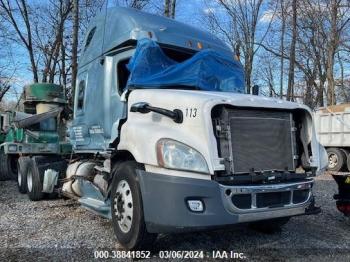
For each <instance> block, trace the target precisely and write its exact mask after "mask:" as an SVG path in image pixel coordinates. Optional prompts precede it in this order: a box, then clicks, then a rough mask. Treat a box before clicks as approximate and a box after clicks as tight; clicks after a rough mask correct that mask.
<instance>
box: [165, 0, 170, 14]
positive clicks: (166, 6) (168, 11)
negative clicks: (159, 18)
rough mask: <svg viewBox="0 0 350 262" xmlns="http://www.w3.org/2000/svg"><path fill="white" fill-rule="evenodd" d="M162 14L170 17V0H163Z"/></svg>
mask: <svg viewBox="0 0 350 262" xmlns="http://www.w3.org/2000/svg"><path fill="white" fill-rule="evenodd" d="M164 16H166V17H170V0H165V1H164Z"/></svg>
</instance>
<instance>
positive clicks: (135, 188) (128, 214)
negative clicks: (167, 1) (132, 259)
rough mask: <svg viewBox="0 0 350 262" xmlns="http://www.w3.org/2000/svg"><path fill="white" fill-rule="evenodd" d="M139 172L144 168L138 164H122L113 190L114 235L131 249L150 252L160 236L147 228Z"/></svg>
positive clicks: (117, 172) (116, 175) (117, 169)
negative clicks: (151, 232) (149, 231)
mask: <svg viewBox="0 0 350 262" xmlns="http://www.w3.org/2000/svg"><path fill="white" fill-rule="evenodd" d="M136 169H143V166H142V165H140V164H138V163H136V162H134V161H127V162H124V163H121V164H120V165H118V167H117V168H116V170H115V172H114V174H113V175H114V177H113V182H112V191H111V202H112V203H111V206H112V224H113V228H114V232H115V235H116V237H117V239H118V241H119V243H120V244H121V245H122V246H124V247H125V248H126V249H128V250H144V249H147V248H149V247H151V245H152V243H153V242H154V241H155V240H156V237H157V235H156V234H150V233H148V232H147V229H146V225H145V221H144V214H143V206H142V197H141V191H140V187H139V183H138V181H137V175H136Z"/></svg>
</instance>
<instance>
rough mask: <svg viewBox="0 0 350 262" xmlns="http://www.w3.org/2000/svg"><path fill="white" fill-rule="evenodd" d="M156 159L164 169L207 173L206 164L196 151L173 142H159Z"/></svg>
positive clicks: (164, 140)
mask: <svg viewBox="0 0 350 262" xmlns="http://www.w3.org/2000/svg"><path fill="white" fill-rule="evenodd" d="M157 158H158V163H159V165H160V166H162V167H165V168H171V169H180V170H189V171H194V172H200V173H209V169H208V165H207V162H206V161H205V159H204V157H203V156H202V155H201V154H200V153H199V152H198V151H197V150H195V149H193V148H192V147H189V146H187V145H185V144H183V143H180V142H177V141H175V140H171V139H161V140H159V141H158V143H157Z"/></svg>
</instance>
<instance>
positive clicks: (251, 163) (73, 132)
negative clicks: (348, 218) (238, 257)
mask: <svg viewBox="0 0 350 262" xmlns="http://www.w3.org/2000/svg"><path fill="white" fill-rule="evenodd" d="M135 50H136V51H135ZM69 134H70V137H69V138H70V142H71V144H72V146H73V151H74V153H73V155H72V157H71V158H70V159H68V160H67V162H68V167H67V169H66V168H65V167H64V166H59V165H58V164H57V165H56V166H53V165H52V164H51V163H53V162H55V161H54V160H52V158H51V159H50V161H45V158H40V159H38V158H37V159H33V164H32V167H31V168H29V171H28V176H29V177H30V179H27V181H29V182H28V184H29V183H30V189H29V187H28V189H29V191H30V192H29V196H30V198H31V199H32V200H39V199H41V198H43V197H45V194H46V193H51V192H52V190H55V191H58V192H60V193H61V194H63V195H65V196H67V197H71V198H75V199H77V200H78V201H79V202H80V203H81V205H82V206H83V207H85V208H87V209H89V210H91V211H93V212H95V213H97V214H99V215H102V216H104V217H107V218H111V219H112V224H113V228H114V231H115V234H116V237H117V239H118V241H119V242H120V243H121V244H122V245H123V246H124V247H125V248H127V249H140V248H146V247H147V245H151V244H152V242H153V241H154V240H155V239H156V236H157V234H158V233H170V232H182V231H195V230H202V229H206V228H216V227H225V226H229V225H232V224H237V223H248V222H249V223H252V224H253V225H255V226H256V227H264V228H265V229H267V228H269V229H275V228H278V227H280V226H281V225H283V224H284V223H286V222H287V221H288V219H289V218H290V217H292V216H297V215H306V214H314V213H317V212H318V211H319V209H318V208H316V207H315V205H314V197H313V194H312V186H313V183H314V180H313V177H314V176H316V175H317V174H320V173H321V172H322V171H323V170H324V169H325V167H326V166H327V154H326V152H325V150H324V148H323V147H322V146H321V145H320V144H319V143H318V141H317V140H316V132H315V129H314V126H313V120H312V113H311V112H310V109H309V108H308V107H306V106H304V105H300V104H297V103H292V102H286V101H283V100H278V99H273V98H266V97H259V96H255V95H249V94H246V93H245V87H244V72H243V69H242V66H241V64H240V63H239V62H238V61H236V60H235V59H234V55H233V54H232V52H231V49H230V48H228V47H227V46H226V45H225V44H224V43H223V42H221V41H220V40H219V39H217V38H215V37H214V36H212V35H210V34H209V33H206V32H203V31H200V30H198V29H195V28H193V27H190V26H188V25H185V24H182V23H179V22H177V21H174V20H171V19H167V18H163V17H160V16H156V15H151V14H147V13H143V12H140V11H137V10H132V9H126V8H111V9H108V11H107V12H106V13H103V14H101V15H99V16H97V17H96V18H95V19H94V20H93V21H92V22H91V25H90V26H89V29H88V33H87V36H86V39H85V45H84V47H83V52H82V56H81V57H80V61H79V72H78V80H77V88H76V93H75V103H74V119H73V121H72V126H71V128H70V132H69ZM59 161H60V160H57V162H56V163H60V162H59Z"/></svg>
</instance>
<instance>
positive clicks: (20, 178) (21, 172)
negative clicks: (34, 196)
mask: <svg viewBox="0 0 350 262" xmlns="http://www.w3.org/2000/svg"><path fill="white" fill-rule="evenodd" d="M31 161H32V160H31V159H30V158H29V157H20V158H18V166H17V187H18V191H19V192H20V193H22V194H25V193H27V172H28V167H29V164H30V162H31Z"/></svg>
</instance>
